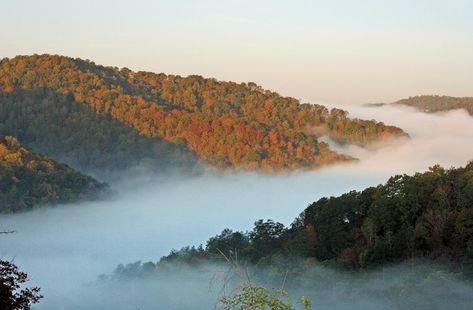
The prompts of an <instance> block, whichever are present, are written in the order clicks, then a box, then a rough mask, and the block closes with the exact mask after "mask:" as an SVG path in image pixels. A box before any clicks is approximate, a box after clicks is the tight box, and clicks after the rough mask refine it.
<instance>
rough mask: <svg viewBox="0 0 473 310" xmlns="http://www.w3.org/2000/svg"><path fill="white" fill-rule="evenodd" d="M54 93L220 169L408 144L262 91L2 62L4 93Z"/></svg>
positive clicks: (390, 131) (44, 60)
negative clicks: (336, 146) (334, 145)
mask: <svg viewBox="0 0 473 310" xmlns="http://www.w3.org/2000/svg"><path fill="white" fill-rule="evenodd" d="M42 88H47V89H48V90H50V91H53V92H56V93H59V94H62V95H65V96H69V97H70V98H71V100H72V99H73V100H74V101H77V102H80V103H86V104H87V105H88V106H90V107H91V108H92V109H93V110H94V111H95V112H96V113H98V114H100V115H107V116H111V117H112V118H113V119H115V120H118V121H119V122H121V123H123V124H126V125H127V126H130V127H133V128H134V129H135V130H137V132H139V133H140V134H141V135H143V136H146V137H158V138H164V139H165V140H166V141H169V142H171V143H176V144H184V145H185V146H186V147H187V148H188V149H189V150H191V151H193V152H195V153H196V154H197V155H198V157H199V159H200V160H201V161H203V162H205V163H207V164H210V165H212V166H215V167H225V168H227V167H233V168H241V169H264V170H284V169H297V168H312V167H316V166H319V165H323V164H328V163H332V162H336V161H343V160H350V158H349V157H347V156H344V155H341V154H338V153H336V152H334V151H332V150H330V149H329V148H328V145H327V144H326V143H323V142H319V141H318V140H317V136H320V135H329V136H331V137H332V138H333V139H336V140H337V141H339V142H343V143H354V144H359V145H366V144H368V143H371V142H374V141H379V140H383V139H388V138H394V137H399V136H405V135H406V134H405V133H404V132H403V131H402V130H401V129H399V128H397V127H393V126H386V125H384V124H383V123H378V122H375V121H365V120H358V119H350V118H348V116H347V112H346V111H343V110H339V109H332V110H331V111H328V110H327V109H326V108H325V107H323V106H320V105H309V104H300V102H299V101H298V100H296V99H294V98H288V97H282V96H280V95H278V94H277V93H274V92H271V91H268V90H264V89H262V88H261V87H259V86H257V85H256V84H254V83H241V84H237V83H233V82H220V81H216V80H215V79H205V78H202V77H200V76H195V75H194V76H189V77H185V78H183V77H180V76H174V75H166V74H154V73H149V72H133V71H131V70H129V69H126V68H123V69H121V70H119V69H118V68H112V67H103V66H98V65H95V64H94V63H93V62H90V61H84V60H81V59H72V58H67V57H62V56H50V55H42V56H38V55H34V56H18V57H15V58H13V59H8V58H5V59H3V60H2V61H1V62H0V91H1V92H3V93H9V94H15V93H16V92H18V91H20V90H37V89H42Z"/></svg>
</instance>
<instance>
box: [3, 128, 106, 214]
mask: <svg viewBox="0 0 473 310" xmlns="http://www.w3.org/2000/svg"><path fill="white" fill-rule="evenodd" d="M106 188H107V186H106V184H104V183H100V182H98V181H96V180H94V179H93V178H91V177H88V176H85V175H83V174H81V173H79V172H77V171H74V170H73V169H71V168H70V167H68V166H66V165H63V164H59V163H57V162H55V161H54V160H50V159H48V158H47V157H45V156H43V155H40V154H38V153H36V152H34V151H32V150H30V149H29V148H27V147H24V146H22V145H21V144H20V143H19V142H18V140H17V139H16V138H14V137H12V136H5V137H2V138H0V212H15V211H21V210H28V209H32V208H33V207H36V206H38V205H42V204H55V203H66V202H74V201H77V200H79V199H93V198H98V197H99V195H100V194H101V193H103V192H104V190H105V189H106Z"/></svg>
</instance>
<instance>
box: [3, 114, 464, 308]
mask: <svg viewBox="0 0 473 310" xmlns="http://www.w3.org/2000/svg"><path fill="white" fill-rule="evenodd" d="M341 107H342V108H344V109H347V110H349V111H350V112H351V113H350V116H352V117H353V116H355V117H360V118H368V119H372V118H374V119H376V120H379V121H384V122H385V123H387V124H393V125H397V126H399V127H401V128H403V129H404V130H406V131H407V132H408V133H409V135H410V136H411V139H410V140H409V141H398V142H396V143H392V144H389V145H386V146H384V147H383V148H379V149H371V150H367V149H362V148H360V147H355V146H348V147H347V146H341V145H334V147H335V148H337V149H338V150H339V151H342V152H345V153H348V154H350V155H352V156H355V157H357V158H360V161H359V162H355V163H350V164H341V165H337V166H332V167H327V168H323V169H320V170H317V171H311V172H304V173H291V174H285V175H279V176H267V175H259V174H255V173H236V174H232V173H228V174H224V175H216V174H211V173H208V174H205V175H203V176H201V177H198V178H189V179H185V180H179V179H172V180H171V179H170V180H169V181H159V182H157V181H153V180H152V179H149V178H146V177H145V176H139V177H140V178H138V179H139V181H136V182H129V183H126V184H125V183H116V184H112V187H113V188H114V190H116V191H117V192H118V195H117V197H115V198H114V199H111V200H107V201H97V202H88V203H81V204H73V205H68V206H61V207H55V208H42V209H40V210H35V211H32V212H28V213H23V214H14V215H2V216H1V218H0V229H2V230H15V231H16V233H15V234H10V235H4V236H2V237H1V239H0V256H1V257H2V258H3V259H14V261H15V263H16V264H18V265H19V266H20V268H21V269H22V270H25V271H27V272H28V274H29V275H30V277H31V279H32V281H31V284H32V285H38V286H40V287H41V288H42V294H43V295H45V298H44V300H42V302H41V303H40V304H39V305H38V306H37V308H38V309H73V308H76V309H90V308H91V305H92V304H90V303H89V304H87V303H86V301H87V300H91V301H97V302H98V299H97V298H99V297H100V296H102V295H101V294H102V293H103V294H105V295H103V296H107V295H106V292H101V291H100V290H99V291H94V290H92V291H91V290H88V289H84V288H86V287H87V286H88V285H89V284H90V283H92V282H94V281H95V280H96V278H97V276H98V275H99V274H102V273H107V272H110V271H111V270H113V268H115V266H116V265H118V264H120V263H129V262H134V261H138V260H141V261H157V260H158V259H159V258H160V257H161V256H163V255H165V254H167V253H168V252H169V251H170V250H171V249H172V248H180V247H182V246H184V245H192V244H195V245H198V244H199V243H202V242H204V241H205V240H207V239H208V238H209V237H211V236H213V235H215V234H217V233H219V232H220V231H221V230H222V229H224V228H226V227H230V228H232V229H236V230H248V229H251V228H252V226H253V222H254V221H255V220H257V219H260V218H264V219H267V218H271V219H273V220H276V221H280V222H282V223H284V224H286V225H288V224H290V223H291V221H292V220H293V219H294V218H295V217H296V216H297V215H298V214H299V213H300V212H301V211H303V209H304V208H305V207H306V206H307V205H308V204H309V203H311V202H313V201H315V200H317V199H318V198H320V197H323V196H330V195H338V194H341V193H344V192H347V191H349V190H353V189H356V190H361V189H363V188H365V187H367V186H371V185H377V184H379V183H384V182H385V181H386V180H387V178H389V176H391V175H394V174H399V173H413V172H415V171H424V170H426V169H427V168H428V167H429V166H432V165H434V164H437V163H438V164H441V165H444V166H446V167H450V166H459V165H464V164H466V162H467V161H469V160H470V159H473V148H472V147H471V141H473V118H471V117H470V116H469V115H468V114H467V113H466V112H463V111H452V112H449V113H445V114H424V113H422V112H418V111H415V110H414V109H411V108H403V107H394V106H385V107H379V108H377V107H359V106H341ZM129 178H130V179H135V178H134V176H131V175H130V176H129ZM189 276H190V275H189ZM176 281H177V280H176ZM196 282H197V283H196V285H197V286H198V285H199V284H198V283H201V280H199V281H196ZM87 283H89V284H87ZM166 283H167V282H166ZM166 283H162V284H159V283H158V284H156V285H158V288H159V285H162V286H163V287H165V286H166V285H165V284H166ZM86 284H87V285H86ZM84 285H86V286H84ZM130 285H131V288H127V290H126V291H127V292H129V295H126V296H127V298H123V300H122V299H121V298H119V297H117V296H118V295H119V292H120V290H117V291H116V296H115V297H114V298H104V299H103V300H104V301H101V303H100V305H101V306H100V307H98V308H101V309H104V308H109V309H115V308H116V307H114V305H115V304H116V303H115V302H114V301H113V300H115V301H120V304H121V305H123V308H124V309H136V308H137V305H138V304H139V302H138V301H137V299H139V298H141V297H140V296H141V292H142V291H141V288H140V287H137V288H136V291H137V292H136V294H135V295H134V294H132V292H133V291H134V290H135V289H133V287H134V286H133V285H132V284H130ZM186 285H187V284H186ZM200 285H202V283H201V284H200ZM163 287H161V288H160V289H159V290H158V291H161V292H166V290H165V289H164V288H163ZM170 287H173V286H170ZM149 289H150V290H151V291H150V294H151V293H152V292H153V291H152V289H155V288H154V287H152V288H149ZM143 290H144V288H143ZM155 291H156V290H155ZM171 291H172V290H171ZM335 291H336V290H335ZM177 293H179V292H177ZM93 294H98V297H97V296H95V297H94V295H93ZM169 294H170V293H169ZM169 294H164V293H162V294H161V295H159V294H158V295H156V296H162V297H163V298H164V296H167V297H166V298H168V299H170V300H177V299H179V300H180V297H179V296H180V295H177V296H172V295H169ZM79 301H80V302H79ZM78 302H79V303H78ZM82 302H84V303H83V304H81V303H82ZM102 302H104V303H102ZM107 302H110V303H108V304H107ZM112 302H113V304H112ZM153 302H155V300H154V301H153ZM81 305H83V306H81ZM92 308H93V307H92ZM149 308H151V304H150V306H149ZM184 308H185V307H184ZM315 308H316V307H315ZM342 308H343V307H342ZM140 309H147V307H144V308H143V307H140Z"/></svg>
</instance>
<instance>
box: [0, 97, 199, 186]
mask: <svg viewBox="0 0 473 310" xmlns="http://www.w3.org/2000/svg"><path fill="white" fill-rule="evenodd" d="M0 135H13V136H15V137H16V138H18V139H19V140H20V141H21V142H22V143H23V144H25V145H28V146H30V147H31V148H33V149H35V150H37V151H38V152H41V153H42V154H46V155H47V156H48V157H51V158H53V159H55V160H57V161H59V162H61V163H66V164H68V165H70V166H71V167H74V168H75V169H78V170H80V171H82V172H85V173H87V174H89V175H90V174H92V175H94V176H97V177H99V178H100V179H105V180H109V179H113V178H114V176H116V175H117V173H118V175H121V173H122V172H124V171H125V170H127V169H129V168H135V167H143V168H145V169H147V171H149V172H155V173H158V174H159V173H163V172H170V171H173V172H180V173H184V172H191V171H193V170H194V169H195V167H196V156H195V154H193V153H191V152H189V151H188V150H187V149H186V148H185V146H183V145H178V144H174V143H170V142H168V141H165V140H163V139H160V138H147V137H144V136H141V135H139V133H138V132H136V131H135V130H134V129H133V128H130V127H128V126H125V125H123V124H122V123H120V122H119V121H117V120H114V119H113V118H112V117H111V116H109V115H104V114H97V113H95V111H94V110H93V109H92V108H91V107H90V106H87V105H84V104H82V103H79V102H76V101H74V98H72V96H70V95H63V94H60V93H57V92H54V91H52V90H48V89H45V88H41V89H35V90H18V91H15V92H12V93H0Z"/></svg>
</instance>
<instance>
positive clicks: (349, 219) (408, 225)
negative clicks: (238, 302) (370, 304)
mask: <svg viewBox="0 0 473 310" xmlns="http://www.w3.org/2000/svg"><path fill="white" fill-rule="evenodd" d="M222 253H223V254H225V255H226V256H227V257H235V255H237V256H238V260H239V261H240V262H242V263H243V262H244V261H248V262H251V263H254V264H270V263H274V262H278V261H280V260H281V258H287V259H293V258H297V259H300V258H302V259H310V260H312V261H318V262H320V263H326V264H327V263H328V264H334V265H341V266H346V267H349V268H365V267H371V266H375V265H378V264H385V263H391V262H399V261H403V260H408V259H413V258H418V259H429V260H430V259H432V260H449V261H451V262H453V263H454V264H457V265H460V266H463V267H466V266H469V267H470V268H471V267H473V162H470V163H469V164H468V165H467V166H466V167H464V168H451V169H444V168H441V167H440V166H434V167H432V168H430V169H429V171H426V172H424V173H416V174H415V175H413V176H409V175H397V176H394V177H391V178H390V179H389V180H388V182H386V184H384V185H378V186H376V187H370V188H367V189H365V190H363V191H361V192H357V191H352V192H349V193H346V194H343V195H341V196H339V197H330V198H322V199H319V200H318V201H316V202H314V203H312V204H311V205H309V206H308V207H307V208H306V209H305V210H304V212H303V213H302V214H301V215H300V217H298V218H297V219H296V220H295V221H294V222H293V224H292V225H291V226H290V227H284V225H283V224H281V223H276V222H273V221H271V220H268V221H263V220H260V221H257V222H256V223H255V227H254V228H253V230H252V231H250V232H239V231H236V232H235V231H232V230H230V229H225V230H224V231H223V232H222V233H221V234H219V235H217V236H215V237H212V238H210V239H209V240H208V241H207V243H206V246H205V247H199V248H195V247H187V248H184V249H182V250H180V251H173V252H171V254H170V255H168V256H166V257H163V258H162V259H161V262H176V261H177V262H185V263H190V264H192V263H199V262H205V261H212V260H216V259H221V258H222V255H221V254H222Z"/></svg>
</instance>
